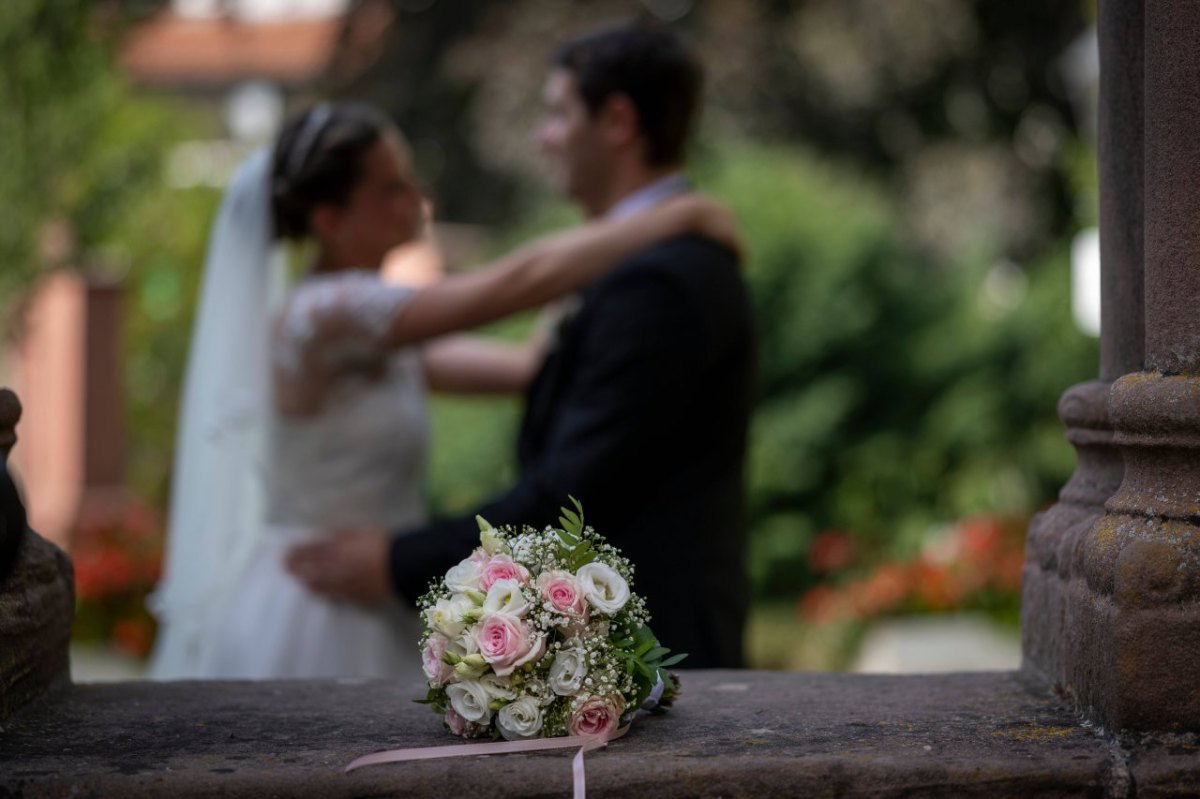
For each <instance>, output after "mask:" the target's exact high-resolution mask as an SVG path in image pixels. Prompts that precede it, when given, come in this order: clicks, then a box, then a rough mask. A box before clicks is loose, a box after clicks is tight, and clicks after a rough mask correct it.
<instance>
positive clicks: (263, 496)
mask: <svg viewBox="0 0 1200 799" xmlns="http://www.w3.org/2000/svg"><path fill="white" fill-rule="evenodd" d="M256 158H258V160H255V159H254V158H252V159H251V160H250V161H249V162H248V163H247V164H246V165H245V166H244V167H243V169H242V170H241V171H240V172H239V174H238V176H237V177H235V179H234V182H233V184H231V186H230V189H229V190H228V191H227V193H226V200H225V202H224V204H223V205H222V209H221V212H220V214H219V216H218V222H217V224H216V226H215V230H214V234H213V238H212V240H211V241H210V246H209V257H208V261H207V263H206V267H205V282H204V287H203V290H202V294H201V301H200V308H199V312H198V315H197V320H196V326H195V331H194V332H193V342H192V351H191V353H190V357H189V364H188V373H187V381H186V384H185V387H184V401H183V409H182V413H181V422H180V433H179V437H178V442H177V447H176V465H175V489H174V491H173V497H172V507H171V516H170V527H169V538H168V546H167V564H166V577H165V580H164V582H163V583H162V584H161V585H160V586H159V589H158V590H157V591H156V593H155V595H154V596H153V597H151V600H150V606H151V608H152V610H154V612H155V614H156V615H157V616H158V617H159V620H160V622H161V624H162V626H161V627H160V632H159V638H158V641H157V642H156V646H155V652H154V656H153V659H152V662H151V666H150V676H151V677H152V678H156V679H196V678H198V679H278V678H329V677H388V678H398V679H402V680H411V679H418V678H419V677H420V675H421V665H420V653H419V650H418V645H417V642H418V637H419V634H420V624H419V622H418V618H417V613H416V610H415V609H412V608H408V607H402V606H401V605H400V604H399V602H392V603H389V604H387V605H386V606H383V607H376V608H365V607H361V606H358V605H354V604H351V603H346V602H337V601H331V600H327V599H324V598H322V597H319V596H317V595H315V594H313V593H311V592H310V591H309V590H308V589H307V588H306V587H305V586H304V585H303V584H301V583H300V582H298V581H297V580H296V579H294V578H293V577H292V576H291V575H290V574H288V573H287V571H286V570H285V568H284V557H285V555H286V553H287V551H288V549H289V548H290V547H291V546H293V545H295V544H297V543H300V542H302V541H307V540H311V539H313V538H314V537H316V536H320V535H324V534H327V533H329V532H330V531H332V530H333V529H336V528H337V527H340V526H354V525H382V526H385V527H387V528H388V529H389V530H393V531H399V530H404V529H406V528H412V527H414V526H417V525H419V524H421V523H422V522H423V521H424V520H425V518H426V512H425V503H424V499H423V488H424V485H423V482H424V474H425V463H426V449H427V443H428V442H427V439H428V419H427V416H426V407H425V386H424V381H423V375H422V372H421V367H420V363H419V358H418V355H417V352H416V350H415V349H406V350H400V351H391V352H389V351H386V350H385V349H384V348H383V346H382V342H381V338H382V335H383V333H384V331H385V330H386V329H387V326H388V324H389V322H390V321H391V319H392V318H394V316H395V315H396V314H398V313H401V312H402V309H403V307H404V304H405V302H406V300H407V298H408V296H409V294H410V291H409V290H407V289H403V288H399V287H395V286H389V285H387V284H384V283H383V282H382V281H381V280H380V279H379V277H378V276H377V275H376V274H375V273H373V272H368V271H365V270H362V271H348V272H341V273H336V274H330V275H322V276H314V277H309V278H307V279H305V280H303V281H301V282H300V284H299V285H297V286H296V287H295V288H294V289H293V291H292V292H291V293H290V295H289V296H288V298H287V300H286V302H284V303H282V311H281V312H280V311H276V312H274V313H272V311H271V309H272V308H273V307H275V308H278V307H279V306H280V304H281V303H280V302H277V301H273V300H272V299H271V296H272V295H273V292H272V290H271V283H272V279H271V278H270V277H269V275H270V274H275V275H276V276H277V277H278V276H279V275H280V274H282V271H281V269H280V268H279V264H278V263H270V264H269V262H272V261H273V259H274V254H273V250H272V247H271V244H270V238H269V235H267V233H266V232H265V231H268V230H269V218H268V217H267V208H268V205H267V200H266V197H267V195H266V188H265V186H266V180H265V174H266V169H267V165H268V163H269V159H267V158H265V157H262V156H256ZM268 266H270V268H268ZM276 282H277V281H276ZM281 294H282V292H275V294H274V296H281ZM272 320H275V324H274V325H273V324H272ZM272 366H273V367H274V368H273V369H272ZM272 374H274V375H275V376H276V379H277V382H279V383H281V384H287V385H288V386H290V387H291V388H293V389H294V388H297V387H299V388H302V389H306V390H309V389H313V388H314V386H315V388H316V391H317V394H318V396H319V398H320V401H319V404H318V408H319V409H318V410H317V411H316V412H315V413H310V414H308V415H304V416H281V415H280V414H278V413H276V412H275V411H274V403H273V402H272V401H271V398H272V395H273V393H274V392H273V391H272V387H271V383H270V376H271V375H272Z"/></svg>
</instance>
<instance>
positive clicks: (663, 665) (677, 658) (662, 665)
mask: <svg viewBox="0 0 1200 799" xmlns="http://www.w3.org/2000/svg"><path fill="white" fill-rule="evenodd" d="M685 657H687V652H680V653H679V654H678V655H672V656H671V657H669V658H667V659H666V660H664V661H663V662H662V663H659V664H658V665H659V667H660V668H664V669H665V668H666V667H667V666H674V665H675V664H676V663H678V662H679V661H681V660H683V659H684V658H685Z"/></svg>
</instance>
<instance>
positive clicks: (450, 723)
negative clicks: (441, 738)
mask: <svg viewBox="0 0 1200 799" xmlns="http://www.w3.org/2000/svg"><path fill="white" fill-rule="evenodd" d="M446 726H447V727H448V728H449V729H450V732H452V733H453V734H455V735H458V736H461V737H463V738H478V737H479V736H481V735H483V734H484V733H485V732H487V729H488V728H487V727H486V726H485V725H483V724H473V723H472V722H469V721H467V720H466V719H464V718H463V717H462V716H460V715H458V712H457V711H455V709H454V708H452V707H448V708H446Z"/></svg>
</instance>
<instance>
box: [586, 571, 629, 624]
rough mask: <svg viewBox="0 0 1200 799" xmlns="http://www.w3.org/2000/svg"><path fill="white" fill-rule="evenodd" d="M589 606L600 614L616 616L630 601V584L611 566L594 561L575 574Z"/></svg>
mask: <svg viewBox="0 0 1200 799" xmlns="http://www.w3.org/2000/svg"><path fill="white" fill-rule="evenodd" d="M575 576H576V578H578V579H579V583H580V585H582V586H583V595H584V596H585V597H586V598H587V601H588V604H589V605H591V606H592V607H593V608H595V609H596V611H597V612H599V613H606V614H608V615H609V616H612V615H615V614H616V613H617V612H618V611H620V610H621V608H623V607H625V603H626V602H628V601H629V583H627V582H625V578H624V577H622V576H621V575H619V574H617V573H616V571H614V570H613V568H612V567H611V566H608V565H605V564H603V563H601V562H600V561H594V562H592V563H588V564H587V565H585V566H582V567H581V568H580V569H579V571H577V572H576V573H575Z"/></svg>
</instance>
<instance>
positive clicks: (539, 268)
mask: <svg viewBox="0 0 1200 799" xmlns="http://www.w3.org/2000/svg"><path fill="white" fill-rule="evenodd" d="M685 233H697V234H699V235H704V236H707V237H709V238H713V239H715V240H717V241H718V242H720V243H721V244H723V245H725V246H727V247H730V248H731V249H735V250H736V249H738V247H739V242H738V240H737V234H736V225H735V223H734V221H733V217H732V215H731V214H730V212H729V211H728V210H726V209H725V208H724V207H723V206H721V205H719V204H717V203H716V202H714V201H712V200H708V199H705V198H703V197H699V196H694V195H685V196H683V197H680V198H677V199H673V200H670V201H668V202H665V203H662V204H660V205H658V206H656V207H655V208H652V209H650V210H649V211H646V212H644V213H641V214H638V215H637V216H633V217H628V218H625V219H621V220H601V221H597V222H592V223H589V224H587V225H584V226H582V227H579V228H576V229H573V230H569V231H565V232H561V233H555V234H552V235H550V236H546V237H544V238H541V239H538V240H537V241H534V242H533V243H531V244H529V245H526V246H525V247H522V248H521V249H519V250H517V251H516V252H515V253H513V254H511V255H508V256H506V257H504V258H501V259H500V260H498V261H495V262H493V263H490V264H487V265H485V266H483V267H480V268H478V269H475V270H473V271H471V272H468V273H466V274H458V275H453V276H451V277H448V278H445V279H444V280H441V281H439V282H437V283H434V284H433V285H431V286H428V287H426V288H423V289H421V290H419V291H418V292H417V293H416V294H414V295H413V296H412V297H411V299H410V300H409V301H408V303H407V304H406V306H405V308H404V311H403V312H402V313H400V314H398V315H397V316H396V317H395V318H394V319H393V320H392V322H391V325H390V328H389V330H388V332H387V335H386V337H385V339H384V341H385V343H386V344H387V345H388V346H392V347H401V346H404V345H406V344H411V343H413V342H416V341H423V340H425V339H429V338H434V337H436V336H441V335H444V334H446V333H450V332H454V331H458V330H466V329H469V328H472V327H477V326H479V325H482V324H486V323H487V322H491V321H494V320H496V319H500V318H502V317H505V316H509V315H510V314H513V313H516V312H518V311H523V310H526V309H528V308H534V307H536V306H539V305H542V304H543V303H545V302H547V301H548V300H551V299H553V298H555V297H559V296H562V295H563V294H567V293H569V292H572V291H576V290H578V289H581V288H583V287H584V286H586V285H587V284H588V283H591V282H592V281H593V280H595V279H596V278H598V277H600V276H601V275H603V274H605V273H606V272H608V271H609V270H611V269H613V268H614V267H615V266H616V265H617V264H619V263H620V262H621V261H623V260H624V259H625V258H627V257H629V256H631V255H633V254H634V253H636V252H637V251H638V250H642V249H645V248H646V247H649V246H650V245H652V244H655V243H657V242H659V241H662V240H664V239H667V238H671V237H672V236H677V235H681V234H685Z"/></svg>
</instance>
